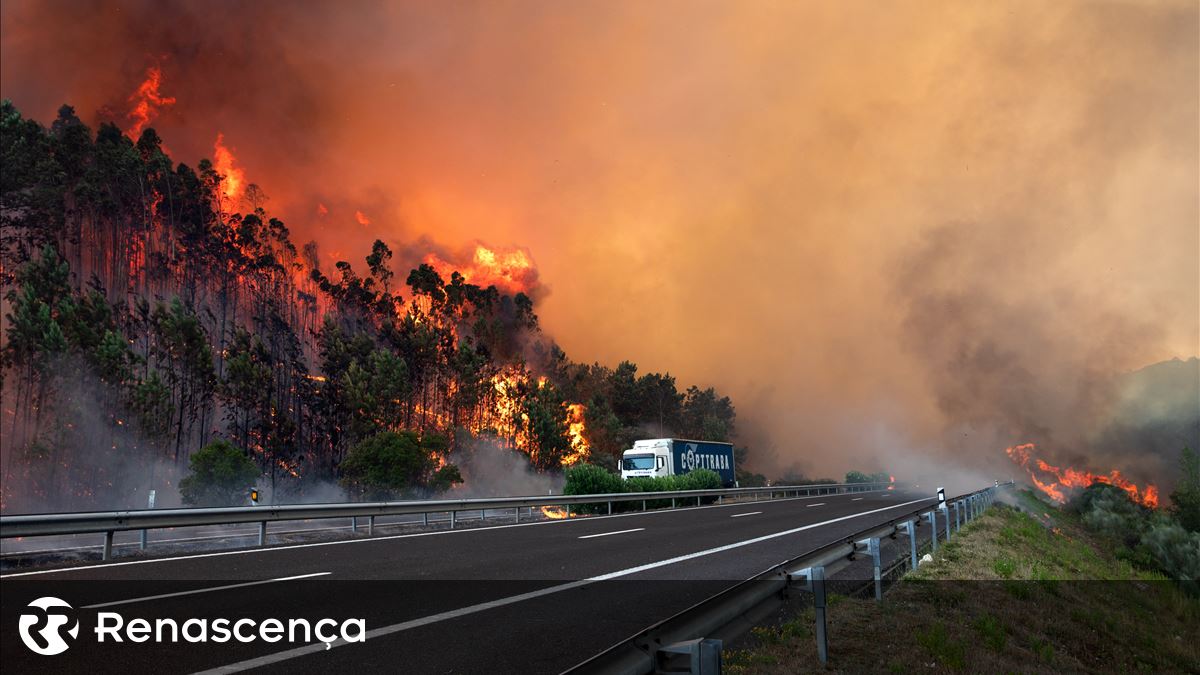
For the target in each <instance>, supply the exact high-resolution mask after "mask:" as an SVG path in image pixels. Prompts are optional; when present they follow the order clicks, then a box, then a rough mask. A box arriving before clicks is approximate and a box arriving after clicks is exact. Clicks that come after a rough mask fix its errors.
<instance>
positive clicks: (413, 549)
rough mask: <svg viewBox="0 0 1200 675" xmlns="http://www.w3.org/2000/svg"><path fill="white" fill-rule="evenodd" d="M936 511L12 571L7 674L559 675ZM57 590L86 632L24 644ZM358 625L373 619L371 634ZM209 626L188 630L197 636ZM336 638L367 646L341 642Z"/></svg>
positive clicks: (799, 511) (677, 521) (412, 539)
mask: <svg viewBox="0 0 1200 675" xmlns="http://www.w3.org/2000/svg"><path fill="white" fill-rule="evenodd" d="M932 502H933V500H932V499H929V498H927V497H925V496H924V495H917V494H908V493H905V492H902V491H900V490H896V491H890V492H874V493H859V494H845V495H822V496H813V497H800V498H795V499H784V500H776V501H769V502H767V501H764V502H749V503H738V504H726V505H713V506H704V507H694V508H681V509H674V510H659V511H649V512H644V513H643V512H635V513H630V514H622V515H614V516H607V517H591V518H580V519H572V520H561V521H553V522H539V523H523V524H520V525H502V526H497V527H488V528H478V529H464V530H454V531H445V530H443V531H437V532H426V533H417V534H400V535H391V536H389V535H383V536H376V537H373V538H359V539H351V540H338V541H323V542H312V543H302V544H292V545H281V546H273V547H268V548H254V549H244V550H234V551H220V552H204V553H196V554H187V555H178V556H173V557H162V558H147V559H136V560H125V561H121V560H118V561H115V562H110V563H96V564H86V565H77V566H73V567H68V568H59V569H42V570H36V571H29V572H15V573H10V574H5V575H3V576H0V591H2V593H0V610H2V611H0V618H2V620H3V625H2V626H0V629H2V630H0V635H3V641H4V646H5V648H4V652H5V656H4V664H5V666H6V667H12V666H16V667H17V668H20V669H22V670H10V671H9V672H34V671H37V670H53V671H56V672H84V671H86V672H93V673H94V672H108V671H112V672H124V673H129V672H144V671H150V670H154V671H159V672H180V671H182V672H197V671H206V670H216V671H218V672H239V671H243V670H249V669H257V670H259V671H262V672H280V673H282V672H297V671H302V672H359V673H364V672H368V671H376V670H386V671H387V672H403V673H508V672H512V673H558V672H562V671H563V670H566V669H568V668H570V667H571V666H573V665H575V664H577V663H579V662H581V661H583V660H585V659H587V658H589V657H591V656H592V655H594V654H596V653H598V652H600V651H602V650H604V649H606V648H608V647H609V646H611V645H613V644H615V643H617V642H619V641H621V640H623V639H625V638H627V637H628V636H630V635H631V634H633V633H636V632H637V631H639V630H641V629H644V628H646V627H648V626H650V625H652V624H654V623H655V622H657V621H660V620H662V619H665V618H667V617H669V616H671V615H673V614H675V613H677V612H679V611H681V610H684V609H686V608H688V607H690V606H692V605H694V604H696V603H697V602H700V601H702V600H704V599H705V598H707V597H709V596H711V595H713V594H715V593H717V592H719V591H721V590H723V589H724V588H727V587H729V586H731V585H733V584H734V583H737V582H740V581H743V580H745V579H747V578H750V577H753V576H755V575H757V574H759V573H761V572H763V571H764V570H766V569H768V568H770V567H773V566H774V565H777V564H779V563H781V562H784V561H786V560H789V559H791V558H794V557H796V556H799V555H801V554H803V553H805V552H807V551H810V550H812V549H814V548H817V547H819V546H821V545H824V544H827V543H829V542H831V541H835V540H838V539H840V538H843V537H845V536H848V535H850V534H852V533H854V532H856V531H858V530H861V529H863V528H865V527H868V526H870V525H873V524H876V523H881V522H885V521H887V520H890V519H891V518H893V517H895V516H896V515H898V514H900V513H903V512H905V511H908V510H911V509H913V508H916V507H918V506H922V505H925V504H930V503H932ZM43 596H53V597H56V598H60V599H61V600H64V601H66V602H67V603H69V604H70V605H71V607H72V609H70V610H63V612H64V613H65V614H66V619H65V627H68V628H69V627H70V626H71V622H73V621H76V620H77V621H78V626H79V631H78V637H76V638H69V637H68V638H65V640H64V641H65V642H66V643H67V644H69V648H68V649H67V650H66V651H65V652H63V653H61V654H59V655H56V656H40V655H37V654H34V653H33V652H32V651H30V650H29V649H26V648H25V647H24V646H23V645H22V644H21V639H18V638H16V636H17V635H18V632H19V628H18V625H17V624H18V616H19V615H20V614H22V613H26V614H28V613H29V612H30V610H27V609H26V605H27V603H29V602H30V601H31V600H33V599H35V598H39V597H43ZM55 611H56V612H57V611H59V610H55ZM99 613H116V614H119V615H120V621H121V622H122V629H121V630H118V631H116V632H115V634H116V635H118V636H121V637H122V638H123V641H122V642H120V643H115V642H114V641H113V639H114V638H113V637H112V636H113V633H109V634H107V635H106V639H105V642H104V643H98V642H97V636H96V634H95V632H94V629H95V627H96V625H97V622H98V620H99V619H100V614H99ZM139 618H140V619H145V620H146V621H147V623H148V625H150V627H151V628H150V635H149V640H148V641H146V642H140V643H134V642H131V641H130V637H131V635H130V634H129V633H126V632H124V628H125V627H126V626H128V625H130V622H132V621H133V620H135V619H139ZM164 618H169V619H173V620H174V622H175V624H176V625H177V626H182V627H184V628H186V626H184V623H185V621H187V620H188V619H202V620H204V621H206V625H205V627H206V632H205V637H207V638H208V639H209V641H207V642H191V641H188V640H187V638H186V637H185V636H184V635H178V636H174V635H173V631H172V630H171V627H170V625H169V624H163V625H162V626H159V625H157V624H156V621H157V620H159V619H164ZM221 618H223V619H227V620H228V624H227V625H232V624H233V623H234V622H236V621H238V620H240V619H250V620H252V621H254V624H246V626H249V627H248V628H244V629H243V630H242V634H243V635H251V636H253V637H254V638H255V639H254V640H253V641H251V642H246V643H243V642H239V641H238V640H236V639H230V640H229V641H227V642H216V641H213V638H214V637H216V636H217V634H218V631H217V630H216V628H215V626H217V624H218V621H217V620H218V619H221ZM299 618H303V619H307V620H308V621H309V624H310V628H312V627H315V625H316V623H317V621H318V620H320V619H330V620H331V622H329V623H326V624H325V628H324V629H323V630H322V632H321V635H322V636H323V638H331V639H330V640H329V642H324V641H323V640H322V639H318V638H317V637H316V636H314V635H311V634H310V635H308V636H306V635H305V634H304V627H303V625H300V624H290V623H289V620H292V619H299ZM42 619H45V617H41V618H40V619H39V623H35V624H33V626H32V628H33V630H32V631H30V632H36V629H37V628H39V627H41V626H43V625H45V623H42V622H40V621H41V620H42ZM267 619H278V620H280V622H281V624H282V625H283V626H284V631H283V632H284V634H283V635H282V639H281V640H279V641H277V642H267V641H264V639H263V635H262V634H260V633H258V632H257V629H256V627H262V626H266V625H269V622H267V623H264V622H265V621H266V620H267ZM350 619H361V620H362V624H361V625H365V628H366V633H365V640H363V641H357V639H358V638H359V637H360V636H359V633H360V631H359V630H358V628H359V626H360V624H358V623H355V622H349V623H347V621H348V620H350ZM105 620H106V621H107V622H108V623H107V624H106V625H115V622H116V619H115V618H113V617H112V616H108V618H106V619H105ZM199 626H200V622H198V621H197V622H193V626H192V627H191V629H189V630H190V632H189V630H183V631H181V632H182V633H184V634H186V635H187V636H188V637H191V638H198V637H199V636H200V632H199ZM335 626H337V627H335ZM339 627H341V628H345V629H346V631H347V637H350V638H352V639H353V640H352V641H350V642H347V641H346V640H344V639H342V638H341V637H337V638H336V639H332V638H333V636H335V635H339V630H338V628H339ZM288 631H291V632H292V634H291V635H290V636H289V634H288ZM156 632H161V639H163V640H164V641H163V642H156V641H155V638H156V635H155V633H156ZM132 637H140V634H134V635H133V636H132ZM172 637H175V640H176V641H174V642H172V641H171V639H172ZM267 637H275V635H274V634H272V633H270V631H268V635H267ZM289 637H291V638H294V640H295V641H289ZM306 637H307V640H306V639H305V638H306ZM35 639H38V638H37V637H36V636H35ZM46 644H49V643H48V642H39V646H43V647H44V646H45V645H46Z"/></svg>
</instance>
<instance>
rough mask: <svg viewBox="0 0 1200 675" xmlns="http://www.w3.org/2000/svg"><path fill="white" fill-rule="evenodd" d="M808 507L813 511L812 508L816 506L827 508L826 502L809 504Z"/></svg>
mask: <svg viewBox="0 0 1200 675" xmlns="http://www.w3.org/2000/svg"><path fill="white" fill-rule="evenodd" d="M807 506H808V508H810V509H811V508H812V507H814V506H825V502H818V503H816V504H808V505H807Z"/></svg>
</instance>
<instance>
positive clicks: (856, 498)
mask: <svg viewBox="0 0 1200 675" xmlns="http://www.w3.org/2000/svg"><path fill="white" fill-rule="evenodd" d="M850 501H852V502H861V501H862V497H855V498H854V499H851V500H850Z"/></svg>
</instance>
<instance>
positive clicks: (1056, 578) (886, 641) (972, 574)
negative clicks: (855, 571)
mask: <svg viewBox="0 0 1200 675" xmlns="http://www.w3.org/2000/svg"><path fill="white" fill-rule="evenodd" d="M1016 499H1017V501H1018V502H1019V504H1020V507H1021V510H1018V509H1016V508H1013V507H1010V506H1003V505H996V506H995V507H993V508H992V509H989V511H988V512H987V513H986V514H984V515H983V516H982V517H980V518H978V519H976V520H975V521H974V522H972V523H971V524H970V525H969V526H967V527H964V528H963V530H962V533H961V535H960V536H957V537H955V538H954V540H953V541H952V542H951V543H949V544H944V545H942V546H941V547H940V548H939V549H938V552H937V554H936V555H935V556H934V560H933V562H931V563H926V564H924V565H922V566H921V567H920V569H918V570H917V571H915V572H910V573H908V574H907V575H905V576H904V577H903V578H902V579H901V580H900V581H899V582H897V583H896V584H895V585H894V586H893V587H892V588H891V589H890V590H889V591H888V592H887V593H886V594H885V596H884V599H883V602H882V603H878V604H877V603H876V602H875V601H874V600H873V599H859V598H849V597H845V596H830V598H829V602H828V607H829V609H828V612H827V615H828V618H829V620H828V626H829V664H828V667H827V668H822V666H821V664H820V662H819V661H818V660H817V655H816V646H815V641H814V637H813V610H812V608H811V605H810V606H809V607H808V609H807V610H806V611H805V612H804V613H803V614H801V615H800V616H797V617H796V618H794V619H792V620H791V621H789V622H787V623H784V624H783V625H780V626H772V627H760V628H755V629H754V630H753V632H752V638H751V642H753V643H756V644H754V645H752V646H750V648H748V649H746V650H741V651H733V652H727V653H726V660H725V664H726V672H728V673H795V672H807V671H825V672H844V673H861V672H891V673H909V672H921V673H930V672H989V673H1062V672H1097V671H1107V672H1130V671H1133V672H1160V673H1161V672H1197V671H1198V670H1200V640H1198V639H1197V635H1198V633H1197V627H1198V626H1200V602H1198V601H1197V599H1196V598H1194V597H1188V596H1187V595H1186V594H1184V593H1183V592H1182V591H1181V590H1180V589H1179V588H1178V586H1177V585H1176V584H1175V583H1174V582H1172V581H1170V580H1168V579H1166V578H1165V577H1163V576H1162V575H1160V574H1157V573H1154V572H1147V571H1144V570H1140V569H1138V568H1135V567H1133V566H1131V565H1130V564H1129V563H1128V562H1126V561H1125V560H1121V559H1118V558H1117V557H1116V556H1115V555H1114V554H1113V551H1114V550H1115V548H1116V547H1115V546H1113V545H1112V544H1111V542H1106V541H1104V540H1103V539H1102V538H1100V537H1098V536H1097V535H1095V534H1093V533H1091V532H1089V531H1088V530H1086V529H1085V528H1084V526H1083V525H1082V523H1081V522H1080V521H1079V518H1078V517H1077V516H1074V515H1072V514H1070V513H1067V512H1064V511H1060V510H1058V509H1056V508H1054V507H1051V506H1050V505H1048V504H1045V503H1043V502H1041V501H1040V500H1038V499H1037V498H1036V497H1034V496H1033V495H1032V494H1030V493H1028V492H1025V493H1021V494H1020V495H1018V496H1017V497H1016Z"/></svg>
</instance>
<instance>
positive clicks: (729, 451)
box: [621, 438, 737, 487]
mask: <svg viewBox="0 0 1200 675" xmlns="http://www.w3.org/2000/svg"><path fill="white" fill-rule="evenodd" d="M693 469H709V470H711V471H715V472H716V473H717V474H718V475H720V476H721V483H722V484H723V485H724V486H725V487H733V486H734V485H735V481H736V480H737V478H736V475H735V474H734V466H733V444H732V443H715V442H712V441H688V440H683V439H679V438H654V439H650V440H644V441H634V443H633V447H632V448H630V449H629V450H626V451H625V452H624V454H623V455H622V456H621V478H635V477H639V476H651V477H654V476H682V475H684V474H686V473H688V472H689V471H692V470H693Z"/></svg>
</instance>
